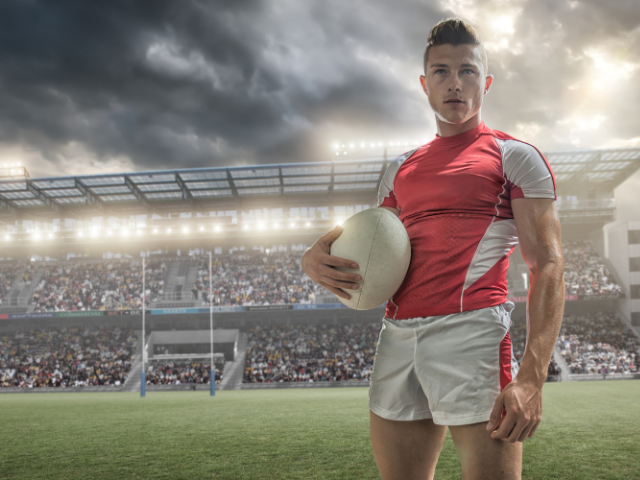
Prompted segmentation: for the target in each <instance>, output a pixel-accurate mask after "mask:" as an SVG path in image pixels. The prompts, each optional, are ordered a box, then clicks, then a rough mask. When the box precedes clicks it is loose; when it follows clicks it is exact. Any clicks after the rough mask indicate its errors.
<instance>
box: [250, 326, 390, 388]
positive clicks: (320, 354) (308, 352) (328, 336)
mask: <svg viewBox="0 0 640 480" xmlns="http://www.w3.org/2000/svg"><path fill="white" fill-rule="evenodd" d="M379 332H380V324H379V323H364V324H360V323H352V324H349V325H344V324H343V325H309V326H300V325H296V326H285V325H282V326H276V327H271V328H262V327H259V326H258V327H254V328H252V329H250V330H249V332H248V333H249V344H248V348H247V356H246V362H245V373H244V379H243V382H245V383H256V382H258V383H271V382H322V381H347V380H350V381H361V380H369V377H370V375H371V369H372V367H373V359H374V357H375V351H376V342H377V340H378V334H379Z"/></svg>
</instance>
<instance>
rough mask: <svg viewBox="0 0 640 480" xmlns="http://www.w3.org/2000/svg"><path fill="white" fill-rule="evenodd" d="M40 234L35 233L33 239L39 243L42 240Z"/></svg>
mask: <svg viewBox="0 0 640 480" xmlns="http://www.w3.org/2000/svg"><path fill="white" fill-rule="evenodd" d="M41 238H42V237H41V236H40V232H33V239H34V240H35V241H36V242H37V241H39V240H40V239H41Z"/></svg>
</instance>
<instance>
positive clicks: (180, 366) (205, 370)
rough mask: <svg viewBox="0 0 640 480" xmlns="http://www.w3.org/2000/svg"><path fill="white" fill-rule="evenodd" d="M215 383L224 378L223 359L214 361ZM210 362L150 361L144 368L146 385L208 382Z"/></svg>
mask: <svg viewBox="0 0 640 480" xmlns="http://www.w3.org/2000/svg"><path fill="white" fill-rule="evenodd" d="M215 366H216V383H217V384H219V383H220V382H221V381H222V379H223V378H224V360H221V361H216V362H215ZM210 369H211V362H201V361H196V360H190V361H187V360H182V361H180V360H175V361H152V362H151V363H149V366H148V367H147V368H146V374H145V378H146V383H147V385H181V384H195V385H200V384H208V383H209V379H210V374H209V372H210Z"/></svg>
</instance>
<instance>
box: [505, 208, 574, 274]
mask: <svg viewBox="0 0 640 480" xmlns="http://www.w3.org/2000/svg"><path fill="white" fill-rule="evenodd" d="M511 209H512V210H513V218H514V220H515V222H516V228H517V230H518V239H519V242H520V250H521V252H522V257H523V258H524V260H525V262H527V265H528V266H529V268H530V269H531V271H532V272H533V273H535V272H536V271H537V269H538V267H540V266H541V264H546V263H550V262H551V263H557V262H562V238H561V234H560V218H559V216H558V207H557V204H556V202H555V200H553V199H549V198H517V199H514V200H512V201H511Z"/></svg>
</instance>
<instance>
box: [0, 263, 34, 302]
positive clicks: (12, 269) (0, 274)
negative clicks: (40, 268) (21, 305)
mask: <svg viewBox="0 0 640 480" xmlns="http://www.w3.org/2000/svg"><path fill="white" fill-rule="evenodd" d="M35 271H36V268H35V266H34V265H33V264H32V263H31V262H20V261H18V262H11V263H2V264H0V305H2V301H3V300H4V298H5V297H6V296H7V294H8V293H9V290H11V287H12V285H13V283H14V282H16V281H18V282H23V283H24V285H29V284H30V283H31V279H32V278H33V274H34V273H35Z"/></svg>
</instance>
